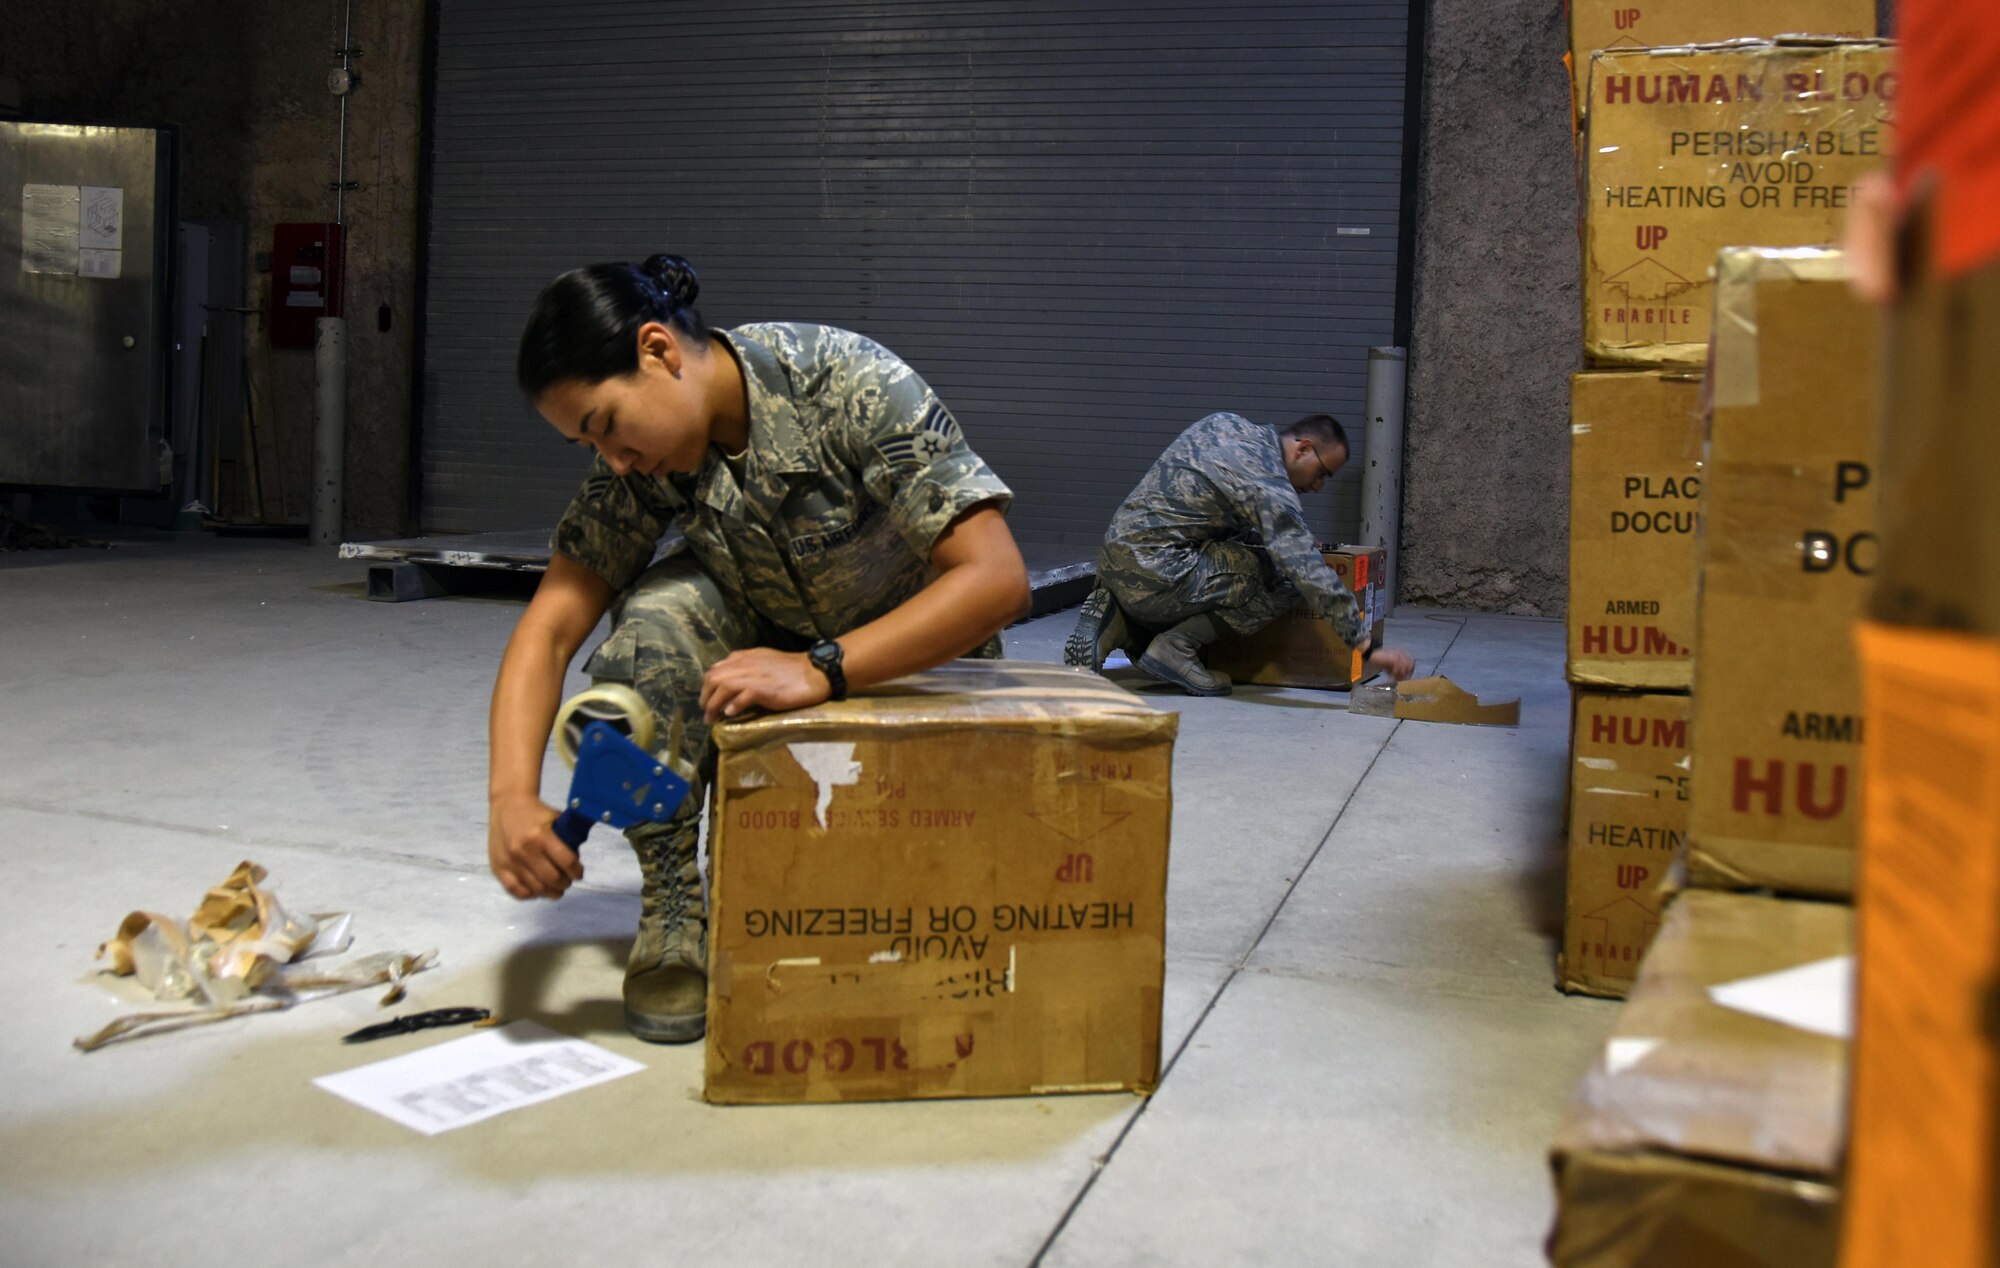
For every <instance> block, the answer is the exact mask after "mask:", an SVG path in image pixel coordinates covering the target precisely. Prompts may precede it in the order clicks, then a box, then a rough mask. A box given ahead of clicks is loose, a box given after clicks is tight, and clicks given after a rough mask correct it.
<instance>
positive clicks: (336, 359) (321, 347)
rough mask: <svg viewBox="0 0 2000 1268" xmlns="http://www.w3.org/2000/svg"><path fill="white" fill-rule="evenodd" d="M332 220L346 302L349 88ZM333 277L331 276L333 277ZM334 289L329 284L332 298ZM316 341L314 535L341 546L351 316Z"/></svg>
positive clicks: (344, 35) (348, 42)
mask: <svg viewBox="0 0 2000 1268" xmlns="http://www.w3.org/2000/svg"><path fill="white" fill-rule="evenodd" d="M345 9H346V13H345V16H344V17H343V18H342V19H341V32H340V66H341V69H342V70H349V69H351V68H352V66H353V53H354V0H346V5H345ZM333 223H334V225H335V226H336V227H337V228H338V230H339V239H340V243H339V247H338V248H337V250H338V254H337V255H336V257H335V258H334V260H333V261H331V264H332V266H333V268H334V269H335V270H336V274H335V276H336V277H337V278H338V279H339V286H340V294H341V299H342V303H343V306H344V305H345V301H346V296H347V93H346V92H345V91H343V92H342V93H341V94H340V143H339V147H338V149H337V150H336V151H335V156H334V181H333ZM331 280H332V279H329V281H331ZM332 293H333V288H332V286H331V285H329V286H328V288H327V294H328V296H329V297H331V295H332ZM316 330H317V336H318V337H317V338H316V339H315V341H314V344H313V504H312V540H313V543H314V544H315V545H319V546H338V545H339V544H340V537H341V509H342V496H341V495H342V491H343V485H344V484H345V481H346V465H347V320H346V318H344V317H322V318H320V319H319V321H318V322H317V323H316Z"/></svg>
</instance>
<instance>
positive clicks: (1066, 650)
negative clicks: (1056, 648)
mask: <svg viewBox="0 0 2000 1268" xmlns="http://www.w3.org/2000/svg"><path fill="white" fill-rule="evenodd" d="M1110 615H1111V592H1110V591H1109V590H1106V589H1105V588H1104V587H1103V586H1098V587H1097V588H1096V589H1094V590H1092V591H1091V592H1090V597H1089V598H1087V599H1085V600H1084V601H1083V611H1082V612H1081V613H1080V614H1078V616H1077V618H1076V628H1075V629H1073V630H1071V631H1070V635H1069V641H1068V642H1066V643H1064V644H1063V664H1065V665H1068V666H1070V667H1071V668H1073V669H1090V670H1095V669H1101V668H1102V667H1103V665H1104V662H1103V661H1102V660H1099V659H1098V656H1097V640H1098V639H1099V638H1100V637H1102V636H1103V634H1104V623H1105V621H1106V620H1107V619H1108V618H1109V617H1110Z"/></svg>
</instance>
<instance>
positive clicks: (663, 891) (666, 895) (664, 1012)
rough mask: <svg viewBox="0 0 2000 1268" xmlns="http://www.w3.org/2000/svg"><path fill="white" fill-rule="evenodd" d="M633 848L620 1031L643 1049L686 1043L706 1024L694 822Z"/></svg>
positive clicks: (703, 914)
mask: <svg viewBox="0 0 2000 1268" xmlns="http://www.w3.org/2000/svg"><path fill="white" fill-rule="evenodd" d="M674 829H675V830H672V831H667V832H656V833H650V834H647V835H646V836H644V837H642V838H640V839H637V840H634V841H633V842H632V848H633V850H634V851H635V852H636V853H637V854H638V856H639V871H640V873H641V874H642V875H643V876H644V878H645V883H644V885H643V886H642V887H641V888H640V891H639V936H638V937H637V938H635V939H633V941H632V954H631V956H630V957H629V958H628V959H627V961H626V964H625V1028H626V1029H627V1030H629V1031H631V1032H632V1033H633V1034H634V1035H636V1036H638V1037H639V1038H640V1039H643V1040H645V1041H646V1042H647V1043H693V1042H694V1041H695V1040H697V1039H699V1038H701V1036H702V1032H703V1031H704V1030H705V1029H706V1028H707V1024H708V911H707V908H706V907H704V906H703V904H702V898H701V867H700V864H699V863H698V862H697V861H696V857H695V855H696V852H697V851H696V847H697V844H698V842H699V840H700V835H699V830H698V829H697V827H696V825H695V824H694V823H693V822H688V823H684V824H676V825H674Z"/></svg>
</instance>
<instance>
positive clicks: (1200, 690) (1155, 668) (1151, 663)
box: [1139, 656, 1230, 696]
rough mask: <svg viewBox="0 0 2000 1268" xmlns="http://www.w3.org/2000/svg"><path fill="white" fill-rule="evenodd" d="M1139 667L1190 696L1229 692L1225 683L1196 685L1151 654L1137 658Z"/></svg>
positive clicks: (1215, 694) (1220, 694)
mask: <svg viewBox="0 0 2000 1268" xmlns="http://www.w3.org/2000/svg"><path fill="white" fill-rule="evenodd" d="M1139 668H1140V669H1142V670H1144V671H1145V672H1146V674H1147V676H1148V677H1151V678H1157V679H1159V680H1160V681H1161V682H1163V683H1166V684H1167V685H1168V686H1170V687H1179V688H1180V689H1181V690H1182V691H1185V692H1187V693H1188V694H1189V695H1191V696H1226V695H1228V694H1229V690H1230V689H1229V687H1228V686H1226V685H1225V686H1221V687H1197V686H1195V685H1194V684H1193V683H1191V682H1189V681H1188V680H1187V679H1185V678H1183V677H1181V676H1180V675H1179V674H1177V673H1175V672H1174V671H1173V670H1172V669H1170V668H1168V667H1167V666H1166V665H1165V664H1164V663H1162V662H1161V661H1158V660H1155V659H1154V658H1153V657H1151V656H1141V657H1140V658H1139Z"/></svg>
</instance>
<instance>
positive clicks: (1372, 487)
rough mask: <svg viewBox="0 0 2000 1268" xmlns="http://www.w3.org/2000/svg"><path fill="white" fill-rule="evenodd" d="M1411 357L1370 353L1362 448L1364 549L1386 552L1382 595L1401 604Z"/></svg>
mask: <svg viewBox="0 0 2000 1268" xmlns="http://www.w3.org/2000/svg"><path fill="white" fill-rule="evenodd" d="M1405 363H1406V354H1405V353H1404V350H1403V349H1401V348H1370V349H1369V350H1368V396H1367V410H1368V433H1367V439H1366V440H1365V441H1364V442H1363V445H1364V448H1363V451H1362V455H1361V456H1362V458H1363V459H1364V460H1365V465H1364V467H1363V470H1362V472H1361V544H1362V545H1364V546H1382V547H1385V548H1386V549H1387V551H1388V555H1387V560H1388V562H1387V563H1386V564H1384V565H1383V569H1382V573H1383V576H1382V592H1383V593H1384V594H1386V595H1388V596H1389V605H1390V606H1391V607H1392V608H1393V607H1394V606H1395V604H1396V573H1397V570H1398V565H1399V564H1400V563H1401V560H1400V559H1399V558H1398V549H1399V548H1398V545H1397V530H1398V528H1399V527H1400V526H1401V523H1402V507H1403V377H1404V369H1405Z"/></svg>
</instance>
